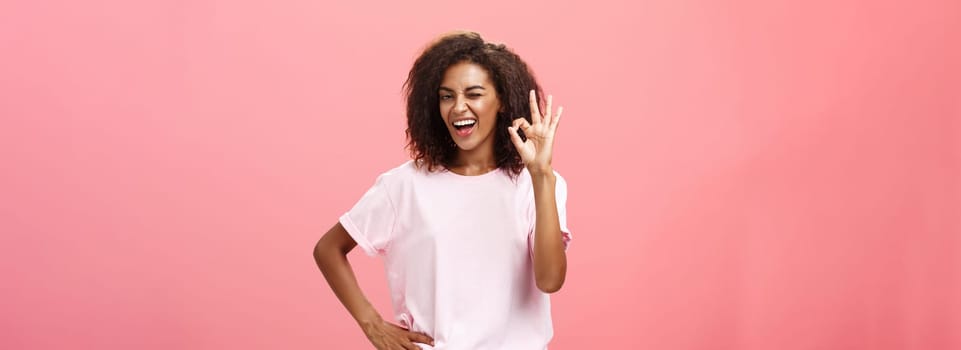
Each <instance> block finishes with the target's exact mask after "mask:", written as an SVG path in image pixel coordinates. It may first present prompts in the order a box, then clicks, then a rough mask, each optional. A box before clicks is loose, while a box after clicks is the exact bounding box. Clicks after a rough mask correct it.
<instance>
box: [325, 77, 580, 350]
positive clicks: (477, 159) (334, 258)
mask: <svg viewBox="0 0 961 350" xmlns="http://www.w3.org/2000/svg"><path fill="white" fill-rule="evenodd" d="M438 93H439V95H440V106H439V107H440V110H441V116H442V118H444V121H445V123H446V124H448V129H449V132H451V137H452V138H453V139H454V141H455V143H457V145H458V157H457V160H456V162H455V164H454V165H453V166H451V167H450V169H449V170H450V171H453V172H455V173H458V174H461V175H468V176H472V175H480V174H484V173H486V172H488V171H492V170H494V169H495V168H496V166H495V165H494V164H495V163H494V147H493V146H494V142H493V139H494V136H495V135H494V133H493V126H494V124H495V123H494V120H495V119H494V118H495V117H496V113H497V111H498V110H499V109H500V101H499V99H498V97H497V94H496V89H495V88H494V86H493V84H492V83H491V81H490V79H489V77H488V75H487V72H486V71H485V70H484V69H483V68H481V67H480V66H477V65H475V64H472V63H459V64H455V65H453V66H451V67H449V68H448V69H447V71H446V72H445V74H444V79H443V82H442V85H441V89H440V91H439V92H438ZM551 100H552V98H551V97H548V99H547V110H546V112H545V113H541V112H540V109H539V107H538V106H537V102H536V96H535V94H534V91H531V95H530V103H531V120H532V121H533V123H528V122H527V121H526V120H524V119H523V118H518V119H516V120H515V121H514V124H513V125H512V126H511V127H510V128H509V130H508V133H509V134H510V136H511V141H512V142H513V144H514V146H515V148H517V151H518V153H519V154H520V156H521V159H522V161H523V162H524V164H525V166H526V167H527V169H528V172H530V174H531V180H532V182H533V187H534V205H535V211H536V214H535V215H536V224H535V228H534V230H535V233H534V234H535V238H534V257H533V258H534V259H533V260H534V276H535V282H536V285H537V288H538V289H540V290H541V291H543V292H545V293H554V292H556V291H558V290H560V288H561V286H562V285H563V284H564V279H565V275H566V273H567V255H566V253H565V251H564V245H563V241H562V239H561V232H560V223H559V219H558V214H557V204H556V202H555V196H554V193H555V184H556V177H555V176H554V172H553V169H552V168H551V165H550V164H551V157H552V149H553V140H554V134H555V132H556V130H557V124H558V120H559V119H560V114H561V111H562V109H558V111H557V113H552V111H551V108H552V107H551V102H552V101H551ZM465 118H471V119H475V120H477V128H476V130H475V131H474V133H472V134H471V135H470V136H466V137H458V136H456V134H455V133H456V131H455V129H454V127H453V125H452V122H453V121H455V120H460V119H465ZM518 129H519V130H523V131H524V133H525V134H526V136H527V140H526V141H522V140H521V138H520V136H519V135H518V133H517V130H518ZM355 246H357V243H356V242H355V241H354V240H353V238H351V237H350V235H349V234H348V233H347V231H346V230H345V229H344V227H343V226H341V224H340V223H337V224H335V225H334V226H333V227H332V228H331V229H330V230H329V231H327V233H326V234H324V236H323V237H322V238H321V239H320V241H318V242H317V245H316V246H315V247H314V259H315V260H316V261H317V266H318V267H320V271H321V272H322V273H323V274H324V278H325V279H326V280H327V283H328V284H329V285H330V288H331V290H333V292H334V294H335V295H336V296H337V298H338V299H339V300H340V302H341V303H342V304H343V305H344V307H345V308H347V311H348V312H350V314H351V316H353V317H354V319H355V320H356V321H357V324H358V325H359V326H360V328H361V330H363V332H364V334H365V335H366V336H367V339H369V340H370V342H371V344H373V345H374V347H376V348H377V349H378V350H399V349H407V350H413V349H419V348H418V347H417V346H416V345H415V344H414V343H422V344H428V345H431V346H433V342H434V340H433V339H431V338H430V337H429V336H427V335H425V334H421V333H414V332H410V331H409V330H407V329H404V328H402V327H400V326H398V325H395V324H392V323H389V322H387V321H384V320H383V318H382V317H381V316H380V314H379V313H378V312H377V310H376V309H374V307H373V305H371V303H370V301H368V299H367V297H366V296H365V295H364V293H363V291H361V289H360V286H359V285H358V284H357V278H356V277H355V276H354V271H353V269H352V268H351V266H350V262H349V261H348V260H347V254H348V253H349V252H350V251H351V250H352V249H354V247H355Z"/></svg>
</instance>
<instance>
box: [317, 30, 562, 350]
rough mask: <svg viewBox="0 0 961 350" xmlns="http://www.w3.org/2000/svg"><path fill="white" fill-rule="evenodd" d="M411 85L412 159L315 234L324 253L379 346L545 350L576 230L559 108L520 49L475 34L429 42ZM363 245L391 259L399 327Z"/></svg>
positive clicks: (326, 268)
mask: <svg viewBox="0 0 961 350" xmlns="http://www.w3.org/2000/svg"><path fill="white" fill-rule="evenodd" d="M405 92H406V95H407V121H408V123H407V125H408V126H407V136H408V140H409V143H408V148H409V149H410V152H411V155H412V158H413V159H412V160H410V161H408V162H406V163H404V164H403V165H401V166H399V167H397V168H394V169H391V170H389V171H387V172H385V173H383V174H381V175H380V176H379V177H378V178H377V181H376V182H375V184H374V186H373V187H371V188H370V189H369V190H368V191H367V193H365V194H364V196H363V197H362V198H361V199H360V201H358V202H357V204H356V205H355V206H354V207H353V208H352V209H351V210H350V211H349V212H347V213H346V214H344V215H343V216H341V217H340V220H339V222H338V223H337V224H336V225H334V227H333V228H331V229H330V231H328V232H327V233H326V234H325V235H324V236H323V238H321V239H320V241H319V242H317V245H316V247H315V248H314V258H315V259H316V261H317V265H318V266H319V267H320V270H321V271H322V272H323V274H324V277H325V278H326V279H327V282H328V283H329V284H330V287H331V289H332V290H333V291H334V294H335V295H336V296H337V298H338V299H340V301H341V303H343V304H344V307H346V308H347V310H348V311H349V312H350V314H351V315H352V316H353V317H354V319H355V320H357V322H358V324H359V325H360V327H361V329H362V330H363V332H364V334H366V335H367V338H368V339H369V340H370V342H371V343H372V344H373V345H374V346H375V347H376V348H377V349H381V350H385V349H418V348H428V349H430V348H433V349H545V348H546V347H547V343H548V342H549V341H550V339H551V337H552V336H553V329H552V325H551V315H550V298H549V296H548V293H553V292H556V291H557V290H559V289H560V288H561V286H562V285H563V283H564V278H565V275H566V270H567V256H566V253H565V250H566V248H567V244H568V242H569V241H570V237H571V236H570V231H569V230H568V229H567V227H566V215H565V202H566V197H567V188H566V183H565V182H564V179H563V178H561V177H560V175H558V174H557V173H556V172H555V171H554V170H553V169H552V168H551V156H552V148H553V141H554V135H555V131H556V130H557V125H558V121H559V120H560V116H561V111H562V108H558V109H557V112H556V113H554V112H553V111H552V108H553V107H552V101H551V100H552V98H551V97H548V98H547V101H546V106H545V107H546V108H544V110H543V111H541V108H540V99H539V96H541V93H540V87H539V86H538V84H537V82H536V81H535V79H534V77H533V75H532V74H531V72H530V70H529V69H528V68H527V65H526V64H525V63H524V62H523V61H522V60H521V59H520V57H518V56H517V55H516V54H514V53H513V52H511V51H510V50H509V49H507V48H505V47H504V45H495V44H491V43H486V42H484V40H483V39H482V38H481V37H480V35H478V34H476V33H470V32H458V33H453V34H449V35H446V36H443V37H441V38H440V39H438V40H437V41H435V42H434V43H433V44H431V45H430V46H428V48H427V49H426V50H425V51H424V53H423V54H422V55H421V56H420V57H419V58H418V59H417V60H416V61H415V63H414V66H413V68H411V71H410V74H409V76H408V78H407V82H406V83H405ZM358 245H359V246H360V247H361V248H362V249H363V250H364V251H365V252H366V253H367V254H368V255H371V256H374V255H380V256H382V257H383V259H384V265H385V268H386V270H387V278H388V284H389V286H390V292H391V301H392V303H393V306H394V313H395V318H396V320H397V322H399V323H400V326H398V325H394V324H391V323H388V322H386V321H384V320H383V319H382V318H381V316H380V315H379V314H378V313H377V311H376V310H375V309H374V308H373V307H372V306H371V304H370V303H369V302H368V300H367V299H366V297H365V296H364V294H363V292H362V291H361V290H360V288H359V287H358V285H357V281H356V279H355V278H354V274H353V271H352V269H351V267H350V264H349V263H348V261H347V258H346V256H347V253H348V252H350V251H351V249H353V248H354V246H358Z"/></svg>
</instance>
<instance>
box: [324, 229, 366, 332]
mask: <svg viewBox="0 0 961 350" xmlns="http://www.w3.org/2000/svg"><path fill="white" fill-rule="evenodd" d="M314 259H315V260H316V261H317V266H318V267H319V268H320V271H321V272H322V273H323V274H324V278H325V279H326V280H327V283H328V284H329V285H330V289H331V290H332V291H333V292H334V295H336V296H337V299H338V300H340V303H341V304H343V305H344V307H345V308H346V309H347V311H348V312H350V315H351V316H353V317H354V320H356V321H357V323H358V324H359V325H361V327H363V326H365V325H367V324H370V323H374V322H380V321H381V317H380V314H379V313H378V312H377V310H376V309H375V308H374V307H373V305H371V303H370V301H368V300H367V297H366V296H364V293H363V291H361V289H360V286H359V285H358V283H357V278H356V277H355V276H354V270H353V269H352V268H351V266H350V262H349V261H348V260H347V253H346V252H342V251H340V250H338V249H336V248H335V247H327V246H325V245H324V244H323V241H321V242H320V243H318V244H317V246H316V248H315V249H314Z"/></svg>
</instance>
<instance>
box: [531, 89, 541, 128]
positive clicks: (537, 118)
mask: <svg viewBox="0 0 961 350" xmlns="http://www.w3.org/2000/svg"><path fill="white" fill-rule="evenodd" d="M531 123H532V124H540V123H541V109H540V107H538V106H537V92H536V91H534V89H531Z"/></svg>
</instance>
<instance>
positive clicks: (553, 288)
mask: <svg viewBox="0 0 961 350" xmlns="http://www.w3.org/2000/svg"><path fill="white" fill-rule="evenodd" d="M563 286H564V278H563V277H561V278H552V279H548V280H537V289H540V290H541V292H544V293H547V294H553V293H556V292H557V291H559V290H561V287H563Z"/></svg>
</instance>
